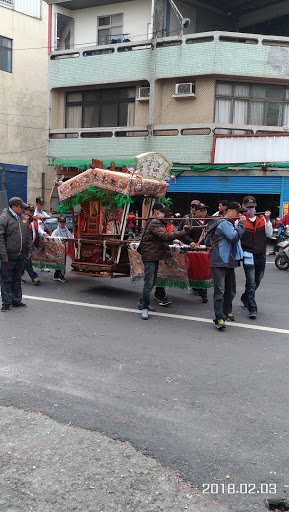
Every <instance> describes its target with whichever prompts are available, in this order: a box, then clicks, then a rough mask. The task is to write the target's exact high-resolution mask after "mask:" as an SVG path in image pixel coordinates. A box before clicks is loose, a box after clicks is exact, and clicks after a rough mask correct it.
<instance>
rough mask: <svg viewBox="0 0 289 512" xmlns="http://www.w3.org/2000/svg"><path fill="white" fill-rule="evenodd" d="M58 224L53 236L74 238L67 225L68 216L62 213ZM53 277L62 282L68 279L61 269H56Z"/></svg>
mask: <svg viewBox="0 0 289 512" xmlns="http://www.w3.org/2000/svg"><path fill="white" fill-rule="evenodd" d="M57 224H58V226H57V229H55V230H54V231H53V232H52V233H51V236H52V237H60V238H72V234H71V233H70V231H69V229H68V228H67V227H66V217H64V216H63V215H61V216H60V217H59V219H58V223H57ZM53 279H54V280H55V281H61V283H66V282H67V281H66V279H65V277H64V275H63V274H62V272H61V270H55V272H54V276H53Z"/></svg>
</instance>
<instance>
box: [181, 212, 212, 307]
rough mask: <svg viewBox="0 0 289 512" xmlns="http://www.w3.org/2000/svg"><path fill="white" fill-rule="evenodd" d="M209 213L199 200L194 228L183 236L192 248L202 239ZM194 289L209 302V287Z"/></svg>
mask: <svg viewBox="0 0 289 512" xmlns="http://www.w3.org/2000/svg"><path fill="white" fill-rule="evenodd" d="M207 213H208V206H206V205H205V204H204V203H200V202H199V204H197V205H196V214H195V215H196V216H195V218H193V219H192V220H191V226H192V229H191V230H189V231H188V232H187V233H186V234H185V235H184V237H183V238H182V242H183V243H185V244H187V245H189V246H190V247H191V248H192V249H195V247H196V246H197V245H198V242H199V241H200V239H201V236H202V233H203V230H204V228H205V226H206V223H205V220H204V219H205V217H207ZM198 228H199V229H198ZM193 291H194V294H195V295H199V296H200V297H201V299H202V303H203V304H206V303H207V302H208V290H207V288H193Z"/></svg>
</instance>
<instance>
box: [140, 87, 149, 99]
mask: <svg viewBox="0 0 289 512" xmlns="http://www.w3.org/2000/svg"><path fill="white" fill-rule="evenodd" d="M149 97H150V87H140V88H139V90H138V98H139V99H142V100H148V99H149Z"/></svg>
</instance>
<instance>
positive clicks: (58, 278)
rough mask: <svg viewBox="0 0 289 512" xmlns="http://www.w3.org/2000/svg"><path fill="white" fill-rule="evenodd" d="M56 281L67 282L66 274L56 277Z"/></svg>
mask: <svg viewBox="0 0 289 512" xmlns="http://www.w3.org/2000/svg"><path fill="white" fill-rule="evenodd" d="M53 279H54V281H60V282H61V283H67V281H66V279H65V277H64V276H59V277H54V278H53Z"/></svg>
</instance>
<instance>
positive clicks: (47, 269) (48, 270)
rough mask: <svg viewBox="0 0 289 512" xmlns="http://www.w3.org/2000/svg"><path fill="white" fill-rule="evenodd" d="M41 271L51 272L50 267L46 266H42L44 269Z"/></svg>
mask: <svg viewBox="0 0 289 512" xmlns="http://www.w3.org/2000/svg"><path fill="white" fill-rule="evenodd" d="M41 272H50V268H46V267H45V268H42V269H41Z"/></svg>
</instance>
